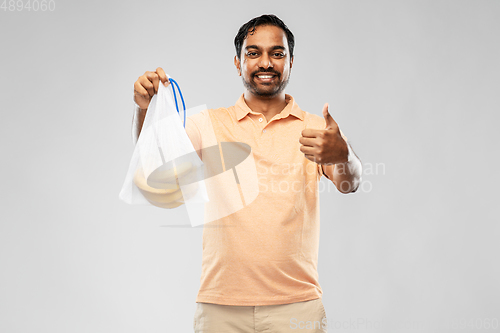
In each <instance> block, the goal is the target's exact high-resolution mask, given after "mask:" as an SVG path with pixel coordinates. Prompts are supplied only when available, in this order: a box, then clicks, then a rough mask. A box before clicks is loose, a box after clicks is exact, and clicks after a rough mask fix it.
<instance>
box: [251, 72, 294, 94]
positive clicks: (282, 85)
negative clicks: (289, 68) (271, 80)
mask: <svg viewBox="0 0 500 333" xmlns="http://www.w3.org/2000/svg"><path fill="white" fill-rule="evenodd" d="M265 73H272V74H275V75H276V76H277V78H278V80H280V78H281V74H280V73H277V72H269V71H268V72H265V71H258V72H255V73H252V76H251V77H252V79H253V78H254V77H255V76H256V75H257V74H265ZM241 79H242V81H243V85H244V86H245V88H247V89H248V91H250V92H252V93H253V94H254V95H256V96H259V97H266V98H271V97H274V96H276V95H279V94H280V93H281V92H282V91H283V90H285V88H286V86H287V85H288V81H290V74H289V75H288V78H287V79H286V81H283V82H281V83H279V85H278V86H277V89H275V90H271V91H262V90H259V88H258V87H257V85H256V84H255V83H253V81H252V82H247V81H245V78H244V77H243V75H242V76H241Z"/></svg>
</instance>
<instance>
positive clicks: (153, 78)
mask: <svg viewBox="0 0 500 333" xmlns="http://www.w3.org/2000/svg"><path fill="white" fill-rule="evenodd" d="M160 82H161V83H162V84H163V85H165V87H167V86H168V85H169V84H170V82H169V81H168V78H167V75H166V74H165V72H164V71H163V69H162V68H161V67H158V68H157V69H156V71H154V72H146V73H144V74H143V75H141V76H139V78H138V79H137V81H135V83H134V102H135V104H136V107H135V111H134V119H133V121H132V139H133V140H134V144H135V143H137V140H138V139H139V134H141V129H142V124H143V123H144V118H146V111H147V110H148V106H149V102H151V98H153V96H154V95H155V94H156V93H157V92H158V85H159V84H160Z"/></svg>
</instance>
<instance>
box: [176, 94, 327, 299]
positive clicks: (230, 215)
mask: <svg viewBox="0 0 500 333" xmlns="http://www.w3.org/2000/svg"><path fill="white" fill-rule="evenodd" d="M286 102H287V105H286V107H285V108H284V109H283V110H282V111H281V112H280V113H279V114H277V115H275V116H274V117H273V118H272V119H271V120H270V121H269V122H267V120H266V118H265V117H264V115H262V114H261V113H257V112H254V111H252V110H251V109H250V108H249V107H248V106H247V104H246V103H245V100H244V98H243V95H242V96H241V97H240V98H239V100H238V101H237V102H236V104H235V105H234V106H231V107H228V108H219V109H211V110H204V111H202V112H200V113H198V114H196V115H194V116H191V117H189V118H188V120H187V123H186V132H187V134H188V136H189V138H190V139H191V141H192V143H193V145H194V148H195V149H196V150H200V149H204V148H207V147H210V146H214V145H219V147H221V146H220V144H221V143H222V142H243V143H246V144H247V145H248V146H250V147H251V152H250V153H251V155H249V156H250V157H252V158H253V160H252V162H251V163H250V167H249V168H247V169H244V170H245V171H244V172H242V171H241V170H240V171H239V173H238V174H237V177H236V178H237V179H238V185H237V188H238V191H239V192H240V195H241V200H240V197H238V194H237V192H236V194H234V193H233V194H229V195H227V193H226V194H224V192H225V191H226V190H227V189H226V188H225V187H226V186H225V185H224V184H226V183H224V182H219V183H210V182H207V191H208V193H209V199H210V200H219V202H226V203H229V202H230V201H232V200H236V201H238V202H243V204H241V207H240V208H238V209H237V210H236V211H234V212H231V211H228V212H226V213H227V215H226V216H223V215H224V213H220V211H218V212H219V213H220V216H223V217H221V218H216V219H215V220H214V219H212V220H210V221H212V222H210V223H206V224H205V225H204V229H203V258H202V274H201V281H200V282H201V283H200V289H199V292H198V296H197V298H196V302H205V303H215V304H223V305H241V306H260V305H275V304H287V303H294V302H301V301H307V300H312V299H317V298H319V297H321V295H322V290H321V287H320V285H319V282H318V272H317V262H318V249H319V230H320V221H319V193H318V182H319V180H320V177H321V175H323V172H322V169H321V167H320V166H319V165H318V164H316V163H314V162H311V161H309V160H308V159H306V158H305V157H304V154H303V153H302V152H301V151H300V150H299V148H300V143H299V138H300V137H301V132H302V130H303V129H305V128H313V129H324V128H325V120H324V118H322V117H320V116H317V115H313V114H310V113H308V112H305V111H302V110H301V109H300V108H299V106H298V105H297V104H296V103H295V101H294V99H293V98H292V97H291V96H289V95H286ZM202 160H203V162H204V163H206V160H205V156H204V155H202ZM253 161H254V162H255V163H253ZM252 168H253V169H252ZM255 171H256V175H254V176H255V177H254V178H252V177H253V176H252V175H251V174H254V173H255ZM227 174H228V175H230V176H231V177H233V175H232V173H231V170H230V171H229V172H227ZM227 179H229V178H227ZM255 181H258V184H256V183H255ZM252 186H254V187H253V188H255V189H256V192H255V195H253V196H252V195H248V194H247V195H246V197H245V193H249V192H248V191H247V189H246V188H244V187H248V188H252ZM250 192H251V191H250ZM224 195H225V196H224ZM221 198H222V199H221ZM245 199H247V200H246V202H245ZM207 206H209V204H206V205H205V222H207V215H209V214H210V209H211V208H210V207H207ZM222 206H225V204H223V205H222ZM215 216H216V215H215Z"/></svg>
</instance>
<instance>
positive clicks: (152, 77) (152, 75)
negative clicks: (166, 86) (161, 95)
mask: <svg viewBox="0 0 500 333" xmlns="http://www.w3.org/2000/svg"><path fill="white" fill-rule="evenodd" d="M147 77H148V80H149V81H151V82H152V83H153V87H154V92H155V94H156V93H157V92H158V84H159V83H160V77H159V76H158V74H156V73H155V72H149V73H148V75H147Z"/></svg>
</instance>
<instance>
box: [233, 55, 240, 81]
mask: <svg viewBox="0 0 500 333" xmlns="http://www.w3.org/2000/svg"><path fill="white" fill-rule="evenodd" d="M234 65H235V66H236V69H237V70H238V76H241V64H240V59H238V56H234Z"/></svg>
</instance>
